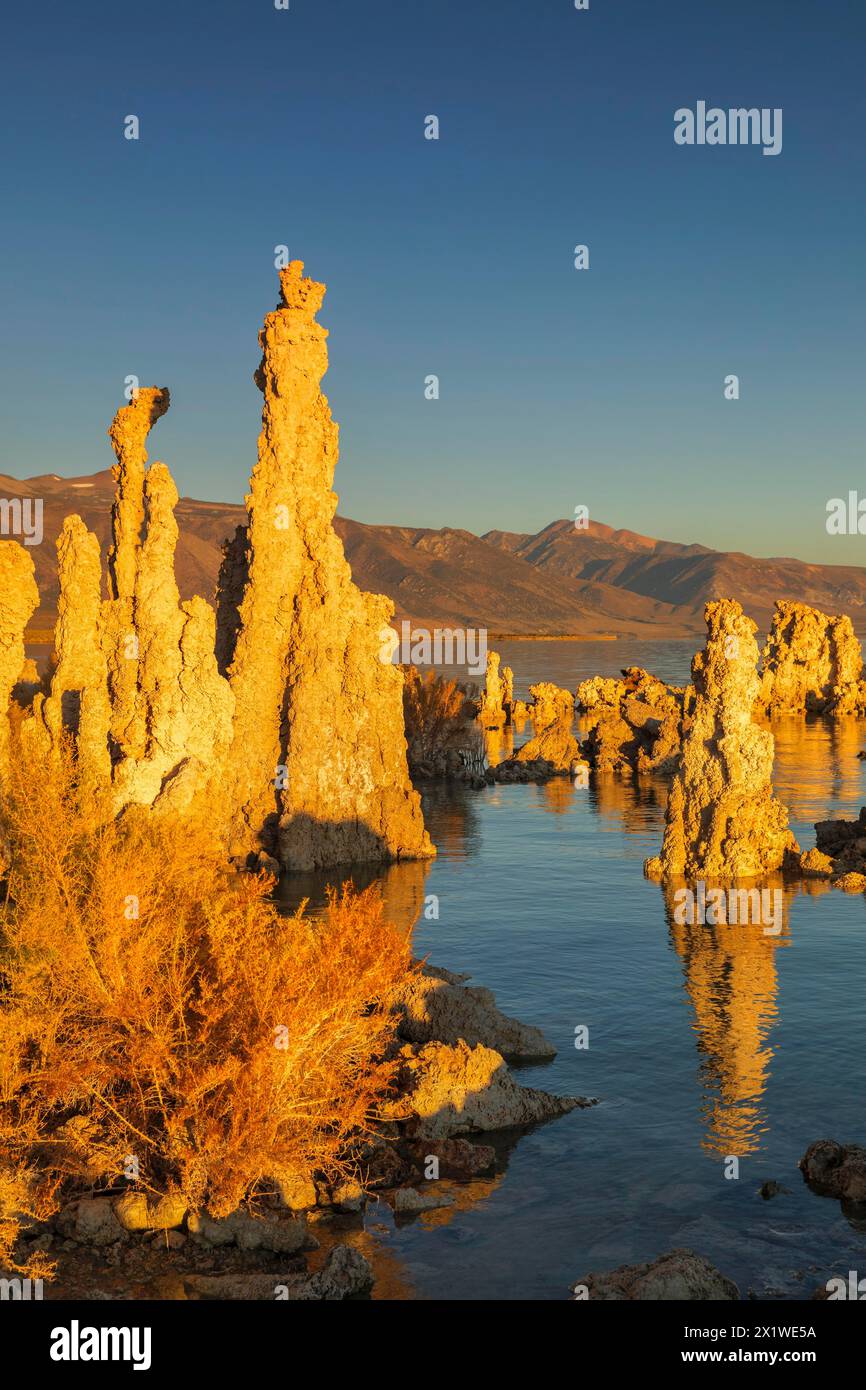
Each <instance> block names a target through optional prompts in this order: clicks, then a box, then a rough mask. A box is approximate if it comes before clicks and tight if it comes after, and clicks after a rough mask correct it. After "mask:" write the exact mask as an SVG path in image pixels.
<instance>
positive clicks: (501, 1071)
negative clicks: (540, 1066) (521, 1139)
mask: <svg viewBox="0 0 866 1390" xmlns="http://www.w3.org/2000/svg"><path fill="white" fill-rule="evenodd" d="M400 1060H401V1063H402V1065H401V1071H400V1077H399V1083H398V1084H399V1086H400V1090H401V1092H402V1094H401V1096H400V1098H399V1099H398V1100H396V1101H394V1102H393V1103H392V1104H391V1105H390V1106H389V1107H388V1109H387V1111H386V1118H388V1119H392V1120H401V1121H403V1122H405V1125H406V1133H407V1135H408V1136H409V1137H410V1138H416V1139H420V1138H429V1139H448V1138H450V1137H451V1136H452V1135H455V1134H473V1133H477V1132H480V1131H485V1130H496V1129H511V1128H512V1127H523V1126H525V1125H533V1124H540V1123H542V1122H543V1121H545V1120H552V1119H554V1118H555V1117H556V1116H557V1115H565V1114H567V1113H568V1111H570V1110H574V1109H576V1108H577V1107H578V1106H590V1105H594V1104H595V1103H596V1102H595V1101H593V1100H588V1099H586V1098H585V1097H582V1096H552V1095H549V1094H548V1093H547V1092H546V1091H535V1090H532V1089H531V1088H530V1087H528V1086H520V1085H518V1083H517V1082H516V1081H515V1080H514V1077H513V1076H512V1075H511V1073H510V1072H509V1070H508V1067H507V1066H506V1063H505V1059H504V1058H503V1057H502V1056H501V1055H500V1054H499V1053H498V1052H494V1051H493V1050H492V1049H491V1048H489V1047H482V1046H480V1045H479V1046H478V1047H469V1046H467V1044H466V1043H465V1042H459V1043H457V1044H456V1046H454V1047H449V1046H447V1045H446V1044H444V1043H427V1045H426V1046H425V1047H421V1048H419V1049H417V1050H414V1049H413V1048H412V1047H404V1048H403V1050H402V1052H401V1053H400Z"/></svg>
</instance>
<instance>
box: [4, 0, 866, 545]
mask: <svg viewBox="0 0 866 1390" xmlns="http://www.w3.org/2000/svg"><path fill="white" fill-rule="evenodd" d="M3 37H4V43H3V48H4V60H5V61H4V64H3V67H4V70H5V71H4V78H3V82H2V84H0V110H2V132H3V133H2V167H3V193H4V200H3V201H4V215H3V219H2V247H3V249H2V256H0V287H2V297H3V305H4V312H3V328H4V331H3V333H2V345H0V371H2V381H3V388H4V389H3V391H2V401H0V472H6V473H12V474H14V475H15V476H17V477H28V476H32V475H34V474H38V473H43V472H56V473H60V474H64V475H67V474H81V473H90V472H93V471H95V470H96V469H98V468H105V467H107V466H109V464H110V463H111V461H112V455H111V452H110V446H109V444H108V440H107V437H106V430H107V427H108V424H109V423H110V420H111V417H112V415H113V413H114V411H115V410H116V408H117V407H118V405H120V404H122V403H123V389H124V379H125V377H126V376H127V375H128V374H135V375H137V376H138V377H139V379H140V381H141V384H142V385H149V384H152V383H154V384H157V385H168V386H170V388H171V391H172V409H171V411H170V413H169V414H168V416H166V417H165V419H163V420H162V421H161V422H160V423H159V424H158V425H157V426H156V428H155V431H154V433H153V435H152V436H151V449H150V456H151V458H152V459H154V458H162V459H164V460H165V461H166V463H168V464H169V466H170V467H171V469H172V471H173V473H174V476H175V479H176V481H177V483H178V486H179V489H180V491H181V493H182V494H187V495H191V496H196V497H203V498H210V499H218V500H228V501H237V500H240V499H241V498H242V496H243V493H244V490H245V486H246V482H247V479H248V476H249V471H250V467H251V465H252V463H253V462H254V460H255V451H256V439H257V434H258V429H259V422H260V412H261V396H260V395H259V392H258V391H257V390H256V388H255V386H254V385H253V382H252V373H253V370H254V369H255V367H256V366H257V363H258V358H259V352H258V345H257V332H258V328H259V326H260V323H261V320H262V317H263V315H264V313H265V312H267V311H268V310H270V309H271V308H273V307H274V305H275V303H276V298H277V285H276V280H277V276H276V271H275V269H274V247H275V246H277V245H279V244H286V245H288V247H289V250H290V253H291V255H292V256H297V257H298V258H300V259H302V260H304V261H305V263H306V266H307V271H308V273H309V274H311V275H313V276H314V277H316V278H318V279H322V280H325V281H326V282H327V285H328V294H327V297H326V300H325V305H324V308H323V310H322V313H321V315H320V318H321V321H322V322H323V323H324V324H325V325H326V326H327V327H328V328H329V329H330V331H331V337H330V340H329V348H330V354H331V367H330V370H329V372H328V375H327V377H326V378H325V382H324V389H325V391H326V393H327V395H328V397H329V399H330V402H331V407H332V410H333V412H334V415H335V417H336V419H337V420H338V421H339V423H340V427H341V457H340V463H339V465H338V469H337V477H336V483H335V486H336V489H337V491H338V492H339V494H340V499H341V501H340V511H341V512H342V513H343V514H344V515H347V516H351V517H354V518H356V519H358V520H361V521H371V522H387V523H393V524H397V523H399V524H405V525H412V526H430V527H438V526H443V525H450V526H455V527H462V528H465V529H468V530H471V531H475V532H483V531H485V530H487V529H490V528H494V527H496V528H503V529H507V530H516V531H536V530H538V529H539V528H540V527H542V526H544V525H545V524H546V523H547V522H549V521H551V520H553V519H554V518H557V517H568V516H571V515H573V513H574V508H575V506H576V505H578V504H585V505H587V506H588V507H589V509H590V514H591V516H592V517H593V518H594V519H596V520H599V521H604V522H607V523H608V524H609V525H613V526H624V527H629V528H631V529H633V530H636V531H641V532H644V533H646V534H649V535H654V536H659V537H664V538H667V539H672V540H679V541H684V542H691V541H698V542H701V543H702V544H704V545H710V546H714V547H717V548H720V549H730V550H743V551H747V552H750V553H752V554H756V555H797V556H800V557H801V558H803V559H807V560H816V561H818V560H821V561H824V562H829V563H845V564H851V563H854V564H862V563H866V537H860V536H855V537H850V538H849V537H841V538H840V537H830V536H828V535H827V532H826V528H825V519H826V510H825V509H826V502H827V499H828V498H830V497H833V496H846V495H847V493H848V491H849V490H850V489H855V490H859V491H860V492H861V493H862V495H863V496H864V497H866V459H864V447H863V445H864V423H866V422H864V398H866V393H864V390H863V379H864V369H866V360H864V359H866V352H864V315H863V306H864V289H866V286H864V256H863V250H862V243H863V225H864V203H866V198H864V179H863V172H864V153H863V140H864V129H866V122H864V115H866V91H864V85H863V81H862V73H863V67H864V55H866V6H864V5H863V3H862V0H822V3H821V4H818V3H810V2H809V0H787V2H786V0H727V3H719V4H712V5H711V4H709V3H696V0H668V2H667V3H653V2H652V0H590V9H589V10H588V11H585V12H583V11H576V10H575V9H574V4H573V0H531V2H530V0H431V3H422V2H421V0H415V2H414V3H411V2H410V0H365V3H359V0H291V3H290V8H289V9H288V10H285V11H278V10H276V9H275V8H274V5H273V2H272V0H231V2H229V0H212V2H211V3H204V2H203V0H184V3H182V4H178V3H177V0H175V2H174V3H172V4H169V3H165V0H146V3H142V4H140V5H136V6H132V5H117V4H116V3H115V4H108V3H99V0H96V2H95V3H83V4H77V5H74V6H72V5H68V4H63V3H58V0H47V2H46V3H40V4H39V5H38V6H29V7H23V6H20V7H17V8H16V9H15V10H12V9H7V12H6V16H5V19H4V35H3ZM698 100H706V101H707V102H708V104H710V105H718V106H721V107H725V108H727V107H729V106H747V107H752V106H757V107H781V108H782V109H783V111H784V124H783V141H784V143H783V149H782V153H781V154H780V155H779V156H777V157H775V158H770V157H765V156H763V155H762V153H761V150H760V148H756V147H716V148H713V147H704V148H699V147H693V148H688V147H679V146H677V145H675V143H674V140H673V129H674V121H673V114H674V111H675V110H676V108H678V107H681V106H691V107H694V106H695V103H696V102H697V101H698ZM131 113H133V114H136V115H137V116H138V117H139V119H140V124H141V133H140V139H139V140H138V141H129V140H126V139H124V134H123V130H124V118H125V116H127V115H128V114H131ZM428 114H436V115H437V116H438V117H439V120H440V123H441V129H440V139H439V140H438V141H428V140H425V139H424V118H425V116H427V115H428ZM577 243H586V244H588V246H589V248H590V261H591V268H590V270H589V271H584V272H578V271H576V270H575V269H574V266H573V248H574V247H575V245H576V244H577ZM430 373H435V374H437V375H438V376H439V378H440V383H441V396H440V399H439V400H438V401H428V400H426V399H425V397H424V379H425V377H426V376H427V375H428V374H430ZM728 373H737V374H738V375H739V377H740V383H741V398H740V400H739V401H736V402H732V401H726V400H725V399H724V395H723V383H724V378H725V376H726V375H727V374H728Z"/></svg>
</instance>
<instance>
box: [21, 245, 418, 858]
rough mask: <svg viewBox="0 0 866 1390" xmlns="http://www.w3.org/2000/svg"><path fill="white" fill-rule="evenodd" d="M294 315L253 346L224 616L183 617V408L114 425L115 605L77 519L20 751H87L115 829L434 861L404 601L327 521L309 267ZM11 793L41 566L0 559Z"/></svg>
mask: <svg viewBox="0 0 866 1390" xmlns="http://www.w3.org/2000/svg"><path fill="white" fill-rule="evenodd" d="M280 284H281V302H280V304H279V305H278V307H277V308H276V309H275V310H274V312H273V313H270V314H268V315H267V317H266V318H265V323H264V327H263V328H262V330H261V333H260V335H259V342H260V344H261V348H262V360H261V364H260V366H259V368H258V371H257V373H256V382H257V385H258V386H259V388H260V390H261V391H262V393H263V395H264V406H263V411H262V432H261V435H260V436H259V445H258V461H257V463H256V465H255V467H254V469H253V473H252V478H251V481H250V491H249V494H248V496H247V499H246V503H247V509H248V518H249V519H248V524H247V526H245V527H239V528H238V530H237V532H236V534H235V536H234V538H233V539H232V540H231V541H230V542H228V543H227V545H226V547H225V550H224V558H223V564H222V567H221V571H220V578H219V584H218V592H217V603H216V613H215V612H214V609H213V608H212V607H211V605H210V604H209V603H207V602H206V601H205V600H204V599H203V598H200V597H195V598H192V599H190V600H189V601H188V602H185V603H181V602H180V598H179V594H178V588H177V583H176V579H175V570H174V552H175V546H176V543H177V537H178V528H177V522H176V520H175V516H174V509H175V506H176V504H177V501H178V495H177V490H176V488H175V485H174V482H173V480H172V478H171V474H170V473H169V471H168V468H167V467H166V466H165V464H162V463H153V464H151V465H150V467H148V466H147V440H148V434H149V432H150V430H151V428H152V427H153V426H154V425H155V424H156V422H157V421H158V420H159V419H160V417H161V416H162V415H164V414H165V412H166V411H167V410H168V407H169V393H168V391H167V390H165V389H159V388H156V387H151V388H148V389H142V390H140V391H139V392H138V393H137V395H136V397H135V399H134V400H133V401H132V402H131V403H130V404H129V405H127V406H124V407H123V408H122V409H120V410H119V411H118V412H117V415H116V416H115V418H114V422H113V424H112V426H111V429H110V431H109V435H110V438H111V442H112V446H113V448H114V452H115V455H116V458H117V462H116V464H115V466H114V469H113V472H114V476H115V479H116V485H117V486H116V494H115V501H114V507H113V511H112V544H111V547H110V550H109V554H108V563H107V576H106V586H107V596H105V597H104V596H103V573H102V559H101V556H100V548H99V542H98V540H97V538H96V536H95V535H93V534H92V533H91V532H89V531H88V530H87V528H86V526H85V525H84V522H83V521H82V520H81V518H80V517H78V516H70V517H67V518H66V520H65V522H64V525H63V530H62V532H61V535H60V537H59V539H58V542H57V552H58V568H59V578H60V598H59V603H58V618H57V627H56V632H55V651H56V665H55V667H54V669H53V672H52V674H51V677H50V683H49V682H46V684H45V685H44V688H43V689H42V690H40V691H37V692H36V693H35V695H34V697H33V702H32V706H31V708H30V709H29V710H28V711H27V713H26V715H25V718H24V721H23V724H22V727H21V738H22V740H23V741H24V743H25V746H26V742H27V740H35V741H37V742H40V743H41V744H42V746H45V747H58V746H59V744H60V741H61V740H62V739H63V738H64V737H65V736H68V737H71V738H72V740H73V741H74V747H75V751H76V760H77V768H78V778H79V781H80V783H81V785H82V787H83V788H85V789H92V790H93V792H94V793H104V794H106V795H107V797H108V798H109V799H110V802H111V805H112V809H113V810H114V812H115V813H120V812H121V811H123V810H124V809H125V808H127V807H129V806H133V805H138V806H143V807H149V808H150V809H151V811H152V813H153V814H173V815H175V816H203V817H205V818H206V819H207V822H208V824H209V825H211V826H212V827H213V828H214V830H216V831H217V832H218V833H219V834H220V835H221V836H222V837H223V838H224V839H225V843H226V846H227V848H228V850H229V852H230V853H231V854H232V855H233V856H234V857H236V858H244V859H247V860H251V859H255V858H256V857H257V856H258V857H261V856H267V857H268V858H269V859H276V860H277V862H278V863H279V865H280V866H281V867H283V868H286V869H311V868H324V867H329V866H331V865H336V864H341V863H349V862H361V861H387V860H395V859H401V858H410V859H412V858H416V859H422V858H428V857H430V856H432V855H433V854H434V853H435V850H434V848H433V846H432V844H431V842H430V839H429V836H428V835H427V832H426V830H425V828H424V822H423V818H422V815H421V807H420V799H419V797H418V794H417V792H415V791H414V790H413V788H412V785H411V782H410V780H409V772H408V767H407V762H406V740H405V735H404V726H403V703H402V687H403V677H402V674H401V672H400V671H399V670H398V669H397V668H396V667H395V666H393V665H390V664H388V663H384V662H383V661H382V660H381V659H380V647H381V641H380V631H381V629H382V627H383V626H385V625H386V624H387V623H388V622H389V621H390V619H391V617H392V614H393V605H392V604H391V601H390V600H389V599H387V598H384V597H382V596H379V595H373V594H365V593H362V592H361V590H359V589H358V588H357V587H356V585H355V584H354V583H353V581H352V576H351V572H350V569H349V566H348V563H347V561H346V559H345V556H344V554H343V547H342V543H341V541H340V539H339V537H338V536H337V534H336V532H335V531H334V528H333V525H332V520H333V516H334V511H335V509H336V505H337V497H336V494H335V493H334V492H333V491H332V483H333V477H334V468H335V465H336V462H337V456H338V446H337V436H338V427H337V425H336V423H335V422H334V420H333V419H332V418H331V412H330V408H329V406H328V401H327V398H326V397H325V396H324V395H323V394H322V392H321V390H320V382H321V379H322V377H323V376H324V374H325V372H326V370H327V366H328V354H327V346H326V339H327V330H326V329H324V328H322V327H321V325H320V324H318V323H317V322H316V314H317V312H318V310H319V309H320V307H321V304H322V300H323V298H324V294H325V286H324V285H321V284H317V283H316V282H315V281H313V280H310V279H307V278H306V277H305V276H304V274H303V263H302V262H300V261H293V262H292V263H291V264H290V265H289V266H288V267H287V268H286V269H285V270H282V271H281V272H280ZM0 594H2V597H0V776H2V768H3V761H4V759H8V756H9V743H10V727H9V721H8V718H7V711H8V706H9V700H10V697H11V693H12V689H13V687H14V685H15V683H16V681H17V680H18V678H19V676H20V673H21V671H22V667H23V665H24V631H25V628H26V626H27V623H28V621H29V620H30V618H31V616H32V614H33V612H34V610H35V609H36V607H37V605H38V601H39V595H38V591H37V588H36V583H35V580H34V571H33V562H32V560H31V558H30V556H29V554H28V553H27V551H26V550H25V549H24V548H23V547H22V546H20V545H18V544H17V543H16V542H13V541H7V542H2V543H0Z"/></svg>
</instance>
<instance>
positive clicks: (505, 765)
mask: <svg viewBox="0 0 866 1390" xmlns="http://www.w3.org/2000/svg"><path fill="white" fill-rule="evenodd" d="M581 768H582V769H584V771H585V772H586V773H587V774H588V772H589V765H588V763H587V762H586V759H585V758H584V755H583V753H582V751H581V747H580V744H579V743H578V741H577V739H576V738H575V737H574V734H573V733H572V717H571V715H570V714H568V713H566V714H564V715H562V716H561V717H560V718H559V719H556V720H555V721H554V722H553V723H552V724H549V725H548V726H547V728H545V729H542V731H541V733H540V734H536V735H535V737H534V738H531V739H529V740H528V741H527V742H526V743H524V744H523V745H522V746H521V747H520V748H518V750H517V752H516V753H514V754H513V755H512V756H511V757H510V758H506V759H505V760H504V761H503V762H501V763H498V764H497V765H496V767H492V768H488V770H487V774H486V775H487V778H488V780H489V781H491V782H547V781H548V780H549V779H550V778H551V777H558V776H562V775H563V774H572V775H574V774H576V773H577V772H578V769H581Z"/></svg>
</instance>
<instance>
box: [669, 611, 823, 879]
mask: <svg viewBox="0 0 866 1390" xmlns="http://www.w3.org/2000/svg"><path fill="white" fill-rule="evenodd" d="M706 622H707V644H706V647H705V648H704V650H703V651H702V652H698V653H697V655H696V656H695V658H694V661H693V662H692V678H693V681H694V685H695V703H694V713H693V718H692V722H691V725H690V727H689V730H688V732H687V733H686V735H685V738H684V739H683V746H682V754H681V758H680V767H679V771H678V773H677V775H676V776H675V778H674V781H673V785H672V787H671V794H670V798H669V800H668V808H667V816H666V821H665V834H664V842H663V844H662V852H661V856H660V857H658V858H654V859H648V860H647V862H646V865H645V869H646V872H647V874H648V875H649V876H650V877H653V878H661V877H671V876H683V877H686V878H693V877H695V876H697V875H703V876H706V877H708V878H714V879H731V878H751V877H755V876H757V875H760V874H764V873H767V872H771V871H773V870H775V869H778V868H780V867H781V865H782V862H783V860H784V859H785V856H786V854H787V853H788V851H797V850H798V846H797V844H796V841H795V840H794V837H793V835H792V834H791V831H790V830H789V829H788V812H787V810H786V809H785V807H784V806H782V805H781V803H780V802H778V801H777V800H776V799H775V797H774V796H773V788H772V781H771V779H772V771H773V735H772V734H771V733H770V731H769V730H768V729H763V728H760V727H759V726H758V725H757V724H755V723H754V722H753V720H752V710H753V707H754V704H755V700H756V697H757V694H758V686H759V679H758V674H757V670H756V664H757V659H758V648H757V644H756V642H755V637H754V633H755V624H754V623H753V622H752V620H751V619H750V618H747V617H746V616H745V614H744V613H743V610H742V608H741V607H740V605H739V604H738V603H735V602H733V601H732V600H722V601H720V602H718V603H708V604H707V607H706Z"/></svg>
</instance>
